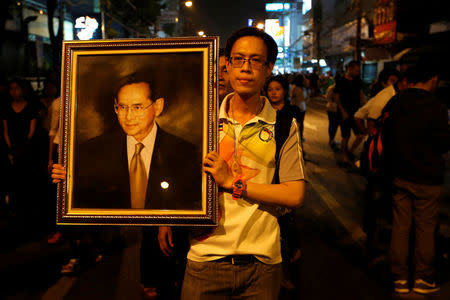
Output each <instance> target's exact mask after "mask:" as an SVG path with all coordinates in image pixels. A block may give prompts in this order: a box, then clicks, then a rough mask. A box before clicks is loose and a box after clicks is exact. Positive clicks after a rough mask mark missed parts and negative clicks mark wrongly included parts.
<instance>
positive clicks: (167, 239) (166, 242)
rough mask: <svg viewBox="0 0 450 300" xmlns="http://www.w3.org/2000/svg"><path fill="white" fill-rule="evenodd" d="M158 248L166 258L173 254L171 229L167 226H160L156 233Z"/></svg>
mask: <svg viewBox="0 0 450 300" xmlns="http://www.w3.org/2000/svg"><path fill="white" fill-rule="evenodd" d="M158 242H159V248H160V249H161V251H162V252H163V253H164V255H166V256H171V255H172V253H173V250H172V249H173V247H174V244H173V240H172V229H171V228H170V227H169V226H160V227H159V231H158Z"/></svg>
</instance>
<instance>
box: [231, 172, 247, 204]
mask: <svg viewBox="0 0 450 300" xmlns="http://www.w3.org/2000/svg"><path fill="white" fill-rule="evenodd" d="M232 186H233V199H234V200H237V199H239V198H241V197H242V193H243V192H244V191H245V190H246V189H247V184H246V182H245V180H243V179H242V178H240V177H238V178H236V179H235V180H234V181H233V185H232Z"/></svg>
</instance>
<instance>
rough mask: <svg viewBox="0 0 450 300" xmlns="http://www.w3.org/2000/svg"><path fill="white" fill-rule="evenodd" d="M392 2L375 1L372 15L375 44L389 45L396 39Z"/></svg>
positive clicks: (393, 4) (393, 2) (394, 7)
mask: <svg viewBox="0 0 450 300" xmlns="http://www.w3.org/2000/svg"><path fill="white" fill-rule="evenodd" d="M396 10H397V7H396V5H395V1H394V0H382V1H377V5H376V7H375V9H374V14H373V25H374V29H373V37H374V43H375V44H390V43H393V42H394V41H395V39H396V31H397V21H396Z"/></svg>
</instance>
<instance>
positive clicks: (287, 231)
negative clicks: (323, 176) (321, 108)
mask: <svg viewBox="0 0 450 300" xmlns="http://www.w3.org/2000/svg"><path fill="white" fill-rule="evenodd" d="M265 91H266V94H267V96H268V98H269V101H270V103H271V104H272V107H273V108H275V109H276V110H277V111H279V112H280V113H282V114H284V115H286V116H287V117H288V118H290V119H291V120H292V119H293V118H294V119H295V120H296V121H297V122H299V120H302V119H303V116H304V114H303V115H302V112H301V111H300V109H299V108H298V107H297V106H295V105H291V104H290V103H289V99H288V92H289V82H288V80H287V78H285V77H283V76H282V75H277V76H273V77H270V78H269V80H268V81H267V83H266V86H265ZM278 223H279V224H280V234H281V255H282V257H283V263H282V267H283V280H282V281H281V286H282V287H283V288H285V289H287V290H288V291H293V290H294V289H295V285H294V283H293V282H295V277H296V276H297V275H298V274H296V269H298V268H296V267H295V265H294V263H295V262H297V261H298V260H299V259H300V256H301V251H300V240H299V238H300V233H299V231H298V229H297V226H296V222H295V215H294V210H291V211H290V212H289V213H287V214H285V215H283V216H280V217H279V218H278Z"/></svg>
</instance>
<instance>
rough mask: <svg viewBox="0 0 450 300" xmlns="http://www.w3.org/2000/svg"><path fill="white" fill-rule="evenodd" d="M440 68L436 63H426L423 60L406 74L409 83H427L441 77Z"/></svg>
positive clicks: (411, 67) (409, 68)
mask: <svg viewBox="0 0 450 300" xmlns="http://www.w3.org/2000/svg"><path fill="white" fill-rule="evenodd" d="M439 73H440V68H439V67H438V65H437V64H436V63H434V62H431V63H430V62H425V61H424V60H423V59H422V60H419V61H418V62H417V63H416V64H414V65H412V66H410V67H408V69H407V70H406V72H405V77H406V80H408V83H419V82H421V83H425V82H427V81H428V80H430V79H431V78H433V77H434V76H436V75H439Z"/></svg>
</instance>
